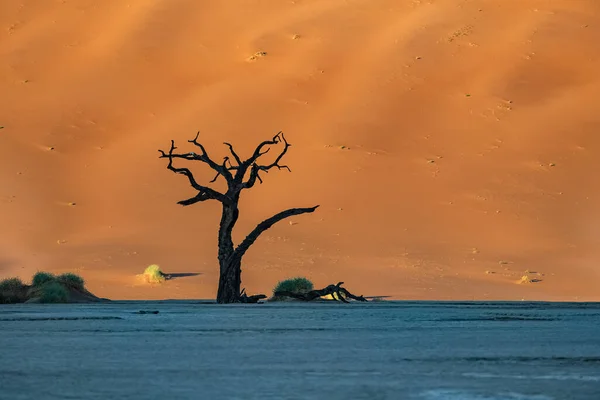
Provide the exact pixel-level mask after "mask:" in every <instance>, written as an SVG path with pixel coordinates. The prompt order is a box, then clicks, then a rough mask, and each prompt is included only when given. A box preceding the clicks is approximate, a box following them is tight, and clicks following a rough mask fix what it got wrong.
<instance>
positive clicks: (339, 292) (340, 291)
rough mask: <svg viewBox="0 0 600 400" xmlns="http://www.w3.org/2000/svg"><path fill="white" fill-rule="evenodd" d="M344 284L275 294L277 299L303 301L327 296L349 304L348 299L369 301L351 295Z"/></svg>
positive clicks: (282, 291)
mask: <svg viewBox="0 0 600 400" xmlns="http://www.w3.org/2000/svg"><path fill="white" fill-rule="evenodd" d="M343 284H344V282H338V284H337V285H329V286H327V287H326V288H324V289H317V290H311V291H309V292H306V293H299V292H290V291H286V290H281V291H277V292H275V293H273V294H274V295H275V296H276V297H292V298H294V299H297V300H303V301H312V300H315V299H320V298H322V297H324V296H327V295H331V297H332V298H333V300H336V301H342V302H344V303H348V300H346V299H352V300H356V301H367V299H365V298H364V296H355V295H353V294H352V293H350V292H349V291H348V290H346V289H345V288H343V287H342V285H343ZM336 296H337V297H336Z"/></svg>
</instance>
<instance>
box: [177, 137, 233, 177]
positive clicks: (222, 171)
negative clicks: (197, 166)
mask: <svg viewBox="0 0 600 400" xmlns="http://www.w3.org/2000/svg"><path fill="white" fill-rule="evenodd" d="M199 136H200V132H198V133H196V137H195V138H194V139H192V140H188V143H192V144H193V145H194V146H196V147H198V148H199V149H200V151H201V152H202V154H199V155H198V154H195V153H189V154H190V155H192V158H189V157H188V159H192V160H200V161H202V162H205V163H206V164H208V165H209V166H210V167H211V168H212V169H214V170H215V171H217V172H218V173H219V174H220V175H223V176H224V177H225V179H226V180H227V182H230V181H233V175H231V172H229V168H227V167H225V162H223V165H219V164H217V163H216V162H214V161H213V160H212V159H211V158H210V157H209V155H208V153H207V152H206V149H205V148H204V146H203V145H202V143H200V142H198V137H199Z"/></svg>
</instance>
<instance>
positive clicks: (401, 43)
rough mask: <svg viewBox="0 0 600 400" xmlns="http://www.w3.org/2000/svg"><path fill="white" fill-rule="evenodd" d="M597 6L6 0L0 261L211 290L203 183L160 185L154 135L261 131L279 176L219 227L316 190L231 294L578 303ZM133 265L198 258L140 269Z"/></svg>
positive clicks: (588, 205)
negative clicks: (283, 138) (305, 283)
mask: <svg viewBox="0 0 600 400" xmlns="http://www.w3.org/2000/svg"><path fill="white" fill-rule="evenodd" d="M599 21H600V2H598V1H597V0H519V1H504V0H429V1H426V0H422V1H419V0H402V1H398V0H295V1H292V0H290V1H276V0H244V1H240V0H230V1H195V0H178V1H171V0H168V1H167V0H163V1H146V0H130V1H126V2H125V1H121V0H61V1H59V0H48V1H16V0H15V1H4V2H2V3H0V126H1V127H3V128H2V129H0V160H2V161H1V162H2V167H1V169H0V177H1V179H2V185H1V186H0V226H2V229H1V231H0V257H1V258H0V277H6V276H12V275H18V276H21V277H23V278H28V277H29V276H30V275H31V274H32V273H33V272H35V271H36V270H50V271H55V272H61V271H67V270H68V271H74V272H78V273H80V274H81V275H82V276H83V277H84V278H85V279H86V280H87V282H88V286H89V288H90V290H92V291H93V292H94V293H96V294H97V295H100V296H105V297H110V298H119V299H142V298H143V299H158V298H212V297H214V295H215V292H216V287H217V286H216V285H217V278H218V271H217V262H216V261H217V260H216V229H217V226H218V222H219V217H220V209H219V204H218V203H215V202H212V203H210V202H209V203H201V204H197V205H195V206H192V207H187V208H184V207H181V206H178V205H177V204H176V202H177V201H178V200H182V199H185V198H188V197H191V196H193V194H194V193H193V191H192V189H191V188H190V187H189V185H188V183H187V181H186V179H185V178H184V177H181V176H176V175H174V174H173V173H171V172H169V171H167V170H166V168H165V167H166V162H165V160H159V159H158V158H157V157H158V152H157V149H158V148H168V145H169V140H170V139H171V138H173V139H175V140H177V142H178V143H179V145H180V148H182V149H183V148H184V147H185V140H186V139H189V138H191V137H193V136H194V134H195V132H196V131H197V130H200V131H201V139H202V141H203V143H204V144H205V145H206V146H207V148H208V149H209V151H210V152H212V154H213V155H214V158H216V159H221V157H223V156H224V155H225V154H226V148H225V147H224V146H223V145H222V144H221V143H222V142H223V141H225V140H226V141H230V142H232V143H234V144H235V145H236V148H237V149H238V150H239V152H240V153H243V154H245V155H248V154H249V153H250V152H251V151H252V150H253V148H254V146H255V145H256V144H257V143H258V142H259V141H261V140H263V139H267V138H270V137H271V136H272V135H273V134H274V133H276V132H277V131H278V130H283V131H284V132H286V135H287V137H288V138H289V140H290V142H291V143H292V144H293V147H292V148H291V149H290V153H289V156H288V157H287V164H288V165H290V166H291V168H292V170H293V173H291V174H290V173H287V172H285V171H281V172H272V173H270V174H269V175H268V176H266V182H265V184H263V185H260V186H258V187H256V188H255V189H253V190H252V191H249V192H247V193H245V197H244V198H243V200H242V204H241V210H242V214H241V220H240V223H239V226H238V229H237V231H236V240H241V238H243V236H244V234H245V233H247V232H248V231H249V230H250V229H251V228H252V227H253V226H254V225H255V224H256V223H258V222H259V221H260V220H262V219H264V218H266V217H268V216H270V215H271V214H274V213H276V212H278V211H280V210H282V209H285V208H289V207H305V206H312V205H315V204H320V205H321V208H319V210H318V211H317V212H316V213H315V214H311V215H304V216H300V217H297V218H293V219H292V224H290V223H288V221H285V222H283V223H281V224H280V225H278V226H276V227H274V228H273V229H272V230H269V231H267V232H266V233H265V234H264V236H262V237H261V239H260V240H259V241H257V243H256V244H255V245H254V247H253V248H252V249H251V250H250V252H249V253H248V254H247V256H246V258H245V266H244V269H243V275H242V278H243V286H245V287H246V288H247V290H248V292H251V293H256V292H269V291H270V289H271V288H272V287H273V285H274V284H275V283H276V282H277V281H278V280H280V279H282V278H285V277H289V276H295V275H305V276H308V277H310V278H312V279H313V281H314V282H315V284H316V285H317V286H321V285H326V284H329V283H333V282H337V281H340V280H343V281H345V282H346V286H347V287H348V288H349V289H350V290H352V291H354V292H357V293H361V294H364V295H392V296H393V297H394V298H398V299H511V300H519V299H526V300H533V299H547V300H600V178H598V176H597V174H598V171H600V157H598V153H599V151H600V136H599V133H600V112H599V108H598V107H599V104H600V72H599V71H600V46H599V45H598V43H600V22H599ZM259 52H265V53H266V54H259V55H258V56H257V57H254V58H253V57H252V56H253V55H254V54H256V53H259ZM342 146H344V148H342ZM202 167H203V166H202V165H199V166H198V168H197V169H195V171H196V173H197V174H198V176H199V177H201V178H202V179H203V180H209V179H211V178H212V174H211V173H210V171H208V170H206V169H204V168H202ZM217 187H218V185H217ZM70 203H75V205H72V204H71V205H69V204H70ZM152 263H157V264H159V265H161V266H162V267H163V269H164V270H165V271H167V272H181V273H183V272H197V273H200V275H198V276H194V277H186V278H179V279H175V280H172V281H169V282H167V283H166V284H164V285H162V286H160V287H149V286H143V285H139V284H138V283H137V282H136V279H135V275H136V274H138V273H141V272H142V271H143V269H144V268H145V267H146V266H147V265H148V264H152ZM525 271H529V276H530V277H532V278H535V279H541V282H537V283H526V284H518V283H517V282H518V281H519V280H520V278H521V277H522V276H523V275H525V274H526V272H525Z"/></svg>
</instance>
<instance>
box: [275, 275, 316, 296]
mask: <svg viewBox="0 0 600 400" xmlns="http://www.w3.org/2000/svg"><path fill="white" fill-rule="evenodd" d="M311 290H313V283H312V282H311V281H309V280H308V279H306V278H303V277H298V278H292V279H286V280H283V281H281V282H279V283H278V284H277V285H276V286H275V288H274V289H273V293H275V292H284V291H285V292H294V293H306V292H310V291H311Z"/></svg>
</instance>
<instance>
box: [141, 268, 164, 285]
mask: <svg viewBox="0 0 600 400" xmlns="http://www.w3.org/2000/svg"><path fill="white" fill-rule="evenodd" d="M142 277H143V278H144V280H145V281H146V282H148V283H163V282H164V281H166V280H167V277H166V275H165V273H164V272H162V271H161V270H160V267H159V266H158V265H156V264H152V265H150V266H149V267H148V268H146V269H145V270H144V273H143V274H142Z"/></svg>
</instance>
